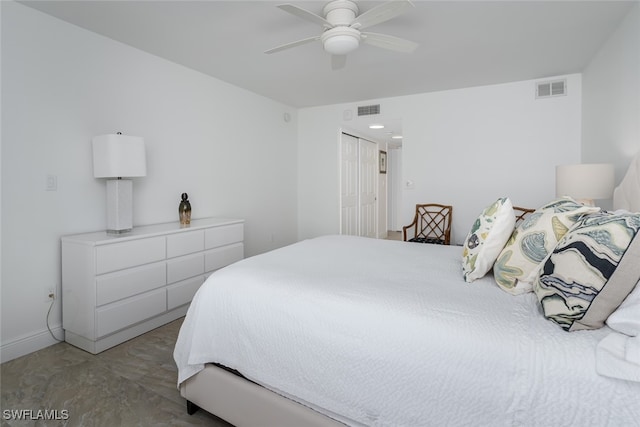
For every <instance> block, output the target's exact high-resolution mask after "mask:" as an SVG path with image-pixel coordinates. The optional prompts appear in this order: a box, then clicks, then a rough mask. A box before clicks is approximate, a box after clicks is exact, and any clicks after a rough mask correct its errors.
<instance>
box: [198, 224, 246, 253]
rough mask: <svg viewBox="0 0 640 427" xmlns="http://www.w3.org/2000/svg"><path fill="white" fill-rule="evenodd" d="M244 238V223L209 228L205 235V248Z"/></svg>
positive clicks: (240, 240) (239, 240)
mask: <svg viewBox="0 0 640 427" xmlns="http://www.w3.org/2000/svg"><path fill="white" fill-rule="evenodd" d="M243 240H244V225H243V224H233V225H225V226H222V227H214V228H209V229H207V230H206V231H205V235H204V248H205V249H212V248H217V247H218V246H224V245H228V244H230V243H236V242H242V241H243Z"/></svg>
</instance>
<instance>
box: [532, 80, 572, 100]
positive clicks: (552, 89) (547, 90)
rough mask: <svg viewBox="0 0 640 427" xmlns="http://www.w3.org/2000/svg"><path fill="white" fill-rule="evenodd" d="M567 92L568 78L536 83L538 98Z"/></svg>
mask: <svg viewBox="0 0 640 427" xmlns="http://www.w3.org/2000/svg"><path fill="white" fill-rule="evenodd" d="M566 94H567V80H566V79H562V80H553V81H548V82H541V83H536V98H549V97H551V96H562V95H566Z"/></svg>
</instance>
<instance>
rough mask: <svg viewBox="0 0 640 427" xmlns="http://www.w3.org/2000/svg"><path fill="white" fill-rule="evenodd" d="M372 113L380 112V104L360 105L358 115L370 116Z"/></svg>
mask: <svg viewBox="0 0 640 427" xmlns="http://www.w3.org/2000/svg"><path fill="white" fill-rule="evenodd" d="M372 114H380V104H376V105H361V106H359V107H358V116H370V115H372Z"/></svg>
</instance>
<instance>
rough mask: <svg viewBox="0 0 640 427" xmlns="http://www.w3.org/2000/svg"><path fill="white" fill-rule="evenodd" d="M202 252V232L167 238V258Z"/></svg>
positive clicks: (180, 234) (189, 232)
mask: <svg viewBox="0 0 640 427" xmlns="http://www.w3.org/2000/svg"><path fill="white" fill-rule="evenodd" d="M202 250H204V230H196V231H188V232H185V233H179V234H171V235H169V236H167V258H174V257H177V256H181V255H187V254H192V253H194V252H200V251H202Z"/></svg>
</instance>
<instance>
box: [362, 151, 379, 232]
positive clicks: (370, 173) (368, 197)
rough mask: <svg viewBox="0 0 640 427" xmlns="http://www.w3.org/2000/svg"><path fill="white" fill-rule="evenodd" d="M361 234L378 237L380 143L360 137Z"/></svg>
mask: <svg viewBox="0 0 640 427" xmlns="http://www.w3.org/2000/svg"><path fill="white" fill-rule="evenodd" d="M359 142H360V162H359V166H360V236H365V237H374V238H375V237H376V236H377V232H376V231H377V221H376V218H377V217H378V203H377V202H376V199H377V197H376V196H377V190H378V181H377V178H378V145H377V144H375V143H373V142H371V141H367V140H366V139H360V140H359Z"/></svg>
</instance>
